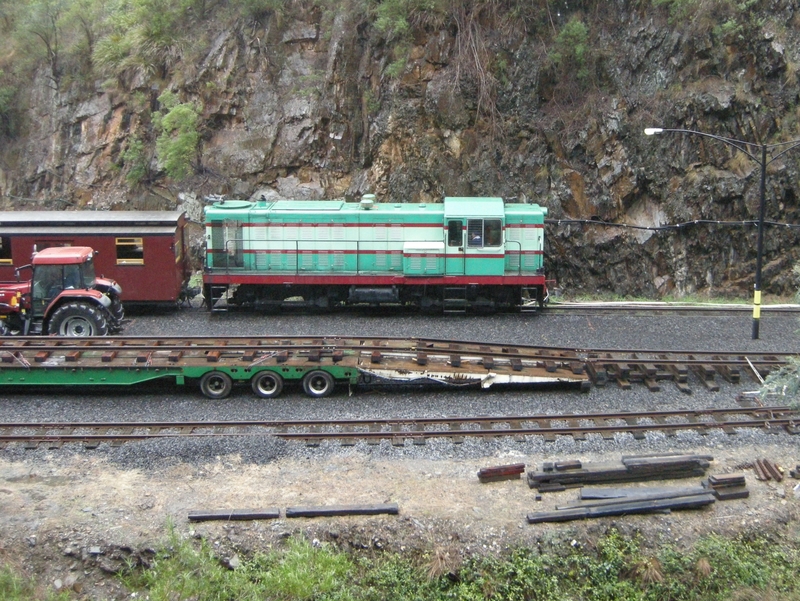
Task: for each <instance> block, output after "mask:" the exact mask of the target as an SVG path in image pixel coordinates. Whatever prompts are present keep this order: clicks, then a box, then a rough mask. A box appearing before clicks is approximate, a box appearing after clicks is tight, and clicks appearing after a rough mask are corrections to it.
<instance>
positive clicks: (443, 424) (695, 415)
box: [0, 407, 800, 448]
mask: <svg viewBox="0 0 800 601" xmlns="http://www.w3.org/2000/svg"><path fill="white" fill-rule="evenodd" d="M746 428H759V429H766V430H767V431H770V432H775V433H777V432H788V433H789V434H798V433H800V411H798V410H796V409H791V408H789V407H747V408H745V407H737V408H725V409H719V408H714V409H703V410H683V411H644V412H637V413H629V412H624V413H585V414H562V415H520V416H480V417H458V418H455V417H447V418H420V419H378V420H372V419H350V420H275V421H213V422H211V421H209V422H196V421H194V422H192V421H188V422H118V423H59V422H50V423H0V446H6V445H8V444H11V443H19V444H22V445H24V446H25V447H27V448H38V447H40V446H43V447H47V448H59V447H61V446H62V445H64V444H65V443H79V444H82V445H83V446H85V447H90V448H93V447H97V446H99V445H100V444H110V445H120V444H123V443H126V442H132V441H143V440H153V439H162V438H177V437H182V438H202V437H209V436H215V437H243V436H248V437H258V436H274V437H277V438H282V439H289V440H297V441H303V442H305V443H306V444H307V445H317V444H319V443H320V442H321V441H323V440H334V441H338V442H339V443H340V444H343V445H354V444H356V443H358V442H365V443H367V444H379V443H380V442H381V441H382V440H388V441H390V442H391V443H392V444H393V445H396V446H403V445H405V444H406V443H407V442H408V441H410V442H411V443H412V444H424V443H425V442H426V441H427V440H428V439H430V438H448V439H451V440H452V441H453V442H454V443H461V442H463V441H464V440H465V439H466V438H468V437H478V438H496V437H513V438H515V439H516V440H518V441H524V440H525V438H526V437H530V436H540V437H543V438H544V440H545V441H555V439H556V437H558V436H571V437H573V438H574V439H577V440H584V439H585V438H586V437H587V436H589V435H600V436H602V437H604V438H614V437H615V436H617V435H618V434H630V435H632V436H633V437H634V438H637V439H642V438H644V437H645V436H646V435H647V434H648V433H653V432H660V433H662V434H664V435H666V436H675V435H677V433H678V432H680V431H695V432H699V433H700V434H708V433H709V432H710V431H711V430H721V431H723V432H725V433H727V434H736V433H737V432H738V431H739V430H742V429H746Z"/></svg>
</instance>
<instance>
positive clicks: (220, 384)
mask: <svg viewBox="0 0 800 601" xmlns="http://www.w3.org/2000/svg"><path fill="white" fill-rule="evenodd" d="M231 390H233V380H231V377H230V376H229V375H228V374H226V373H225V372H222V371H210V372H208V373H207V374H203V377H202V378H200V391H201V392H202V393H203V394H204V395H205V396H206V397H208V398H209V399H224V398H225V397H227V396H228V395H229V394H230V393H231Z"/></svg>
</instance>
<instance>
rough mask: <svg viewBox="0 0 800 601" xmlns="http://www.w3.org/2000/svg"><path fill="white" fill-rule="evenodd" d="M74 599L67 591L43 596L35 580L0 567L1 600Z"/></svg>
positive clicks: (54, 600)
mask: <svg viewBox="0 0 800 601" xmlns="http://www.w3.org/2000/svg"><path fill="white" fill-rule="evenodd" d="M72 598H73V597H72V596H71V595H70V593H68V592H65V591H62V592H60V593H55V592H52V591H51V592H50V593H45V594H43V593H42V592H41V590H40V589H39V588H38V587H37V584H36V582H35V581H34V580H33V579H27V578H23V577H22V576H20V575H19V574H17V573H16V572H15V571H14V570H12V569H11V568H10V567H9V566H0V599H2V600H3V601H33V600H34V599H37V600H42V601H68V600H69V599H72Z"/></svg>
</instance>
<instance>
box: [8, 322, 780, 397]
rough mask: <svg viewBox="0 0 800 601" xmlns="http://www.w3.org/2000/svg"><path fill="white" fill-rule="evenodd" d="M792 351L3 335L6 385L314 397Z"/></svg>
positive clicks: (635, 370) (680, 377)
mask: <svg viewBox="0 0 800 601" xmlns="http://www.w3.org/2000/svg"><path fill="white" fill-rule="evenodd" d="M790 356H791V355H790V354H774V353H749V354H744V353H716V352H714V353H712V352H693V351H620V350H586V349H570V348H557V347H534V346H524V345H502V344H483V343H475V342H464V341H455V340H433V339H425V338H406V339H403V338H379V337H339V336H322V337H274V338H268V337H264V338H248V337H234V338H219V337H213V338H212V337H188V338H176V337H164V338H141V337H127V338H106V337H104V338H82V339H75V338H55V337H48V338H42V337H30V338H23V337H15V338H8V339H3V340H0V382H2V383H3V384H4V385H7V386H14V385H16V386H31V385H58V386H65V385H66V386H93V385H133V384H139V383H142V382H147V381H151V380H156V379H164V378H168V379H172V380H174V381H175V382H176V383H177V384H185V383H186V381H187V380H188V381H197V382H199V384H200V388H201V390H202V392H203V393H204V394H205V395H206V396H208V397H210V398H214V399H221V398H224V397H226V396H227V395H228V394H229V393H230V392H231V389H232V387H233V384H234V383H236V382H244V383H250V385H251V387H252V389H253V391H254V392H255V393H256V394H257V395H258V396H262V397H265V398H271V397H275V396H278V395H279V394H280V393H281V390H282V388H283V384H284V382H286V381H289V382H291V381H296V382H299V383H302V385H303V389H304V391H305V392H306V393H307V394H308V395H310V396H312V397H323V396H327V395H329V394H330V393H331V392H332V390H333V388H334V385H335V382H337V381H338V382H344V383H347V384H348V385H349V386H355V385H357V384H365V383H369V382H371V381H372V382H379V383H401V384H408V383H437V384H444V385H450V386H463V385H480V386H481V387H483V388H488V387H490V386H492V385H494V384H569V385H578V386H580V387H581V388H582V389H583V390H588V388H589V386H590V384H591V383H592V382H593V383H595V384H596V385H603V384H605V383H607V382H609V381H614V382H616V383H617V384H619V385H620V386H621V387H623V388H627V387H629V386H630V385H631V382H642V383H644V384H645V385H647V386H648V387H649V388H650V389H651V390H658V388H659V386H660V384H659V382H660V381H662V380H671V381H673V382H675V384H676V385H677V386H678V388H680V389H681V390H683V391H687V392H688V391H689V387H688V383H687V382H688V378H689V373H690V372H691V373H694V374H695V375H696V376H697V377H699V379H700V381H701V382H703V384H704V385H706V386H708V387H710V388H713V387H715V386H717V385H716V383H715V376H716V375H719V376H721V377H723V378H725V379H726V380H728V381H731V382H738V381H739V379H740V377H741V374H742V373H748V374H750V375H751V376H752V377H753V378H754V379H759V378H763V377H764V376H766V375H767V374H768V373H769V372H770V371H771V370H774V369H777V368H779V367H780V366H782V365H784V364H785V363H786V362H787V359H788V357H790Z"/></svg>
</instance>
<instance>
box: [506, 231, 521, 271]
mask: <svg viewBox="0 0 800 601" xmlns="http://www.w3.org/2000/svg"><path fill="white" fill-rule="evenodd" d="M512 242H514V243H516V244H517V245H518V246H519V264H518V265H517V275H522V242H520V241H519V240H506V251H507V250H508V245H509V244H511V243H512ZM505 254H506V256H507V255H508V253H507V252H506V253H505Z"/></svg>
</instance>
